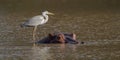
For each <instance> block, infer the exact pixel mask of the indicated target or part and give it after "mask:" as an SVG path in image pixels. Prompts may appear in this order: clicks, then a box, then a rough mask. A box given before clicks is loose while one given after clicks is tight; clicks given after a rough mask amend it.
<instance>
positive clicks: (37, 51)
mask: <svg viewBox="0 0 120 60" xmlns="http://www.w3.org/2000/svg"><path fill="white" fill-rule="evenodd" d="M49 50H50V47H39V46H34V47H32V50H31V52H32V54H31V59H32V60H48V59H51V54H50V53H49Z"/></svg>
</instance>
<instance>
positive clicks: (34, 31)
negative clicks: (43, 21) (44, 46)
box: [33, 26, 37, 41]
mask: <svg viewBox="0 0 120 60" xmlns="http://www.w3.org/2000/svg"><path fill="white" fill-rule="evenodd" d="M36 30H37V26H35V27H34V29H33V40H34V41H35V40H36V37H35V35H36Z"/></svg>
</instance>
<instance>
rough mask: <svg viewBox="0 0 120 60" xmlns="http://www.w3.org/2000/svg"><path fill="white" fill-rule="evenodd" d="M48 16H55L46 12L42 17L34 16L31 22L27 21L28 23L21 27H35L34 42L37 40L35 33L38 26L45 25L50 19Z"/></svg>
mask: <svg viewBox="0 0 120 60" xmlns="http://www.w3.org/2000/svg"><path fill="white" fill-rule="evenodd" d="M48 15H54V14H53V13H51V12H48V11H44V12H42V15H37V16H34V17H32V18H30V19H29V20H27V21H26V22H24V23H23V24H22V25H21V27H34V30H33V40H35V32H36V29H37V26H38V25H42V24H45V23H46V22H47V21H48V19H49V17H48Z"/></svg>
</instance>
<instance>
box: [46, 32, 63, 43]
mask: <svg viewBox="0 0 120 60" xmlns="http://www.w3.org/2000/svg"><path fill="white" fill-rule="evenodd" d="M48 37H49V40H50V43H65V36H64V34H62V33H59V34H54V33H50V34H49V35H48Z"/></svg>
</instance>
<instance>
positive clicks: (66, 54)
mask: <svg viewBox="0 0 120 60" xmlns="http://www.w3.org/2000/svg"><path fill="white" fill-rule="evenodd" d="M53 1H55V0H52V2H51V3H48V2H50V1H48V0H45V1H42V0H40V1H39V2H40V3H37V2H38V0H35V1H33V0H31V1H29V3H28V2H27V0H25V1H24V0H23V1H22V0H21V1H17V0H13V1H10V0H6V1H1V2H0V3H1V4H0V60H119V59H120V48H119V46H120V27H119V26H120V12H119V8H118V7H119V5H118V2H115V1H117V0H115V1H113V2H111V3H110V2H109V4H107V3H106V2H105V0H101V2H100V1H99V2H100V3H99V4H97V3H98V2H97V3H96V1H95V2H94V1H93V5H92V2H90V1H88V2H87V3H88V6H87V5H84V4H79V2H80V3H85V4H87V3H86V2H85V1H82V0H80V1H78V0H75V1H74V2H73V1H71V0H70V1H68V0H61V1H59V3H56V2H57V1H55V2H53ZM86 1H87V0H86ZM106 1H107V0H106ZM42 2H44V3H42ZM72 2H73V3H72ZM89 2H90V3H89ZM102 2H103V3H102ZM35 3H36V4H35ZM47 3H48V4H47ZM66 3H67V4H66ZM115 3H116V4H115ZM61 4H62V5H61ZM101 4H102V6H101ZM41 5H42V6H41ZM89 5H90V6H89ZM94 5H95V6H94ZM92 6H94V7H92ZM96 6H99V7H100V8H98V9H97V8H96ZM103 6H104V7H103ZM38 7H39V8H38ZM60 7H62V8H60ZM88 7H89V8H88ZM107 7H108V8H107ZM43 10H49V11H50V12H53V13H54V14H55V15H54V16H50V19H49V21H48V22H47V23H46V24H44V25H42V26H39V27H38V30H37V35H38V36H37V40H39V39H41V38H43V37H44V36H46V35H47V34H48V33H50V32H56V31H59V32H68V33H75V34H76V35H77V40H80V41H84V42H85V44H76V45H73V44H38V45H36V46H33V41H32V30H33V28H32V27H28V28H21V27H20V24H21V23H23V22H24V21H25V20H27V19H29V18H31V17H32V16H35V15H39V14H41V11H43Z"/></svg>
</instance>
